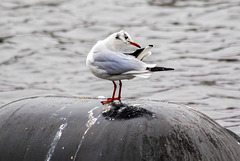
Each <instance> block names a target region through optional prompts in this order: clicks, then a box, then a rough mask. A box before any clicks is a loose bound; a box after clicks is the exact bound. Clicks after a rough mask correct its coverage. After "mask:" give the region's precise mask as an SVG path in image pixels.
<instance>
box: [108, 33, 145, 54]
mask: <svg viewBox="0 0 240 161" xmlns="http://www.w3.org/2000/svg"><path fill="white" fill-rule="evenodd" d="M106 41H107V45H108V47H109V48H110V49H111V50H113V51H118V50H119V49H121V48H122V47H123V46H126V45H133V46H136V47H138V48H141V47H140V45H138V44H137V43H135V42H133V40H132V38H131V36H130V35H129V34H128V33H127V32H126V31H123V30H121V31H119V32H116V33H113V34H112V35H110V36H109V37H108V38H107V39H106Z"/></svg>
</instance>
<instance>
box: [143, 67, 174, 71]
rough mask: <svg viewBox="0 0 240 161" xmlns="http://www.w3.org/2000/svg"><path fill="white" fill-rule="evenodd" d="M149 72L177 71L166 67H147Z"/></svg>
mask: <svg viewBox="0 0 240 161" xmlns="http://www.w3.org/2000/svg"><path fill="white" fill-rule="evenodd" d="M147 70H149V71H151V72H157V71H168V70H175V69H173V68H165V67H153V68H149V67H147Z"/></svg>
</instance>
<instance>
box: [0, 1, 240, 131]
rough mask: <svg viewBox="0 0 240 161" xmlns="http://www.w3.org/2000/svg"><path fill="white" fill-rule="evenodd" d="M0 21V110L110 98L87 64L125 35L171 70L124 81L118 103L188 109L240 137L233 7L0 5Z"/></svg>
mask: <svg viewBox="0 0 240 161" xmlns="http://www.w3.org/2000/svg"><path fill="white" fill-rule="evenodd" d="M0 17H1V18H0V105H3V104H5V103H8V102H10V101H13V100H16V99H20V98H23V97H29V96H36V95H51V94H52V95H74V96H91V97H97V96H106V97H109V96H110V95H111V92H112V83H111V82H110V81H106V80H100V79H98V78H96V77H94V76H93V75H92V74H91V73H90V72H89V71H88V69H87V68H86V66H85V58H86V55H87V53H88V52H89V50H90V49H91V47H92V46H93V45H94V44H95V43H96V41H97V40H99V39H103V38H105V37H107V36H108V35H109V34H110V33H112V32H116V31H118V30H121V29H124V30H126V31H127V32H129V33H130V35H131V36H132V38H133V39H134V40H135V41H136V42H137V43H139V44H140V45H141V46H146V45H148V44H153V45H154V48H153V50H152V51H153V55H152V56H151V57H148V58H147V59H145V61H147V62H151V63H157V64H159V65H161V66H167V67H173V68H175V69H176V70H175V71H173V72H172V71H171V72H162V73H154V74H153V75H152V77H151V78H150V79H140V78H136V79H134V80H130V81H123V85H124V88H123V97H125V98H126V97H127V98H149V99H157V100H163V101H169V102H176V103H181V104H187V105H190V106H192V107H195V108H197V109H198V110H200V111H201V112H203V113H205V114H207V115H208V116H210V117H211V118H213V119H215V120H216V121H217V122H218V123H220V124H221V125H223V126H224V127H227V128H229V129H230V130H233V131H234V132H236V133H237V134H240V1H239V0H228V1H224V0H211V1H207V0H205V1H203V0H202V1H200V0H198V1H197V0H195V1H194V0H191V1H190V0H189V1H187V0H184V1H180V0H179V1H177V2H176V3H175V5H172V6H168V5H165V6H162V5H159V1H157V0H152V1H150V0H149V1H147V0H132V1H117V0H101V1H93V0H85V1H84V0H81V1H79V0H70V1H66V0H55V1H50V0H49V1H47V0H28V1H25V2H23V1H21V0H2V1H1V3H0ZM133 49H135V48H127V49H125V50H128V51H132V50H133Z"/></svg>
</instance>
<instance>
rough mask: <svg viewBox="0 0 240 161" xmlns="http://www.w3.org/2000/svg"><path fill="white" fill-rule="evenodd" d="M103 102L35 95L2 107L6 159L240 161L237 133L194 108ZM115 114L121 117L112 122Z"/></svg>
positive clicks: (0, 149)
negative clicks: (107, 103)
mask: <svg viewBox="0 0 240 161" xmlns="http://www.w3.org/2000/svg"><path fill="white" fill-rule="evenodd" d="M99 101H100V100H99V99H90V98H88V99H86V98H85V99H83V98H77V97H35V98H34V97H32V98H28V99H22V100H19V101H15V102H13V103H10V104H7V105H5V106H3V107H1V108H0V118H1V120H0V129H1V132H0V142H1V144H0V154H1V155H0V160H4V161H16V160H22V161H25V160H26V161H28V160H34V161H43V160H44V161H49V160H57V161H59V160H73V161H89V160H91V161H101V160H102V161H112V160H114V161H122V160H124V161H132V160H141V161H149V160H165V161H175V160H176V161H177V160H214V161H215V160H216V161H218V160H231V161H238V160H239V157H240V146H239V143H238V142H237V140H236V139H234V137H232V134H231V135H230V133H229V132H228V131H226V130H225V129H224V128H222V127H221V126H220V125H219V124H217V123H216V122H214V121H213V120H212V119H210V118H209V117H207V116H206V115H204V114H202V113H200V112H198V111H196V110H195V109H193V108H189V107H186V106H183V105H177V104H172V103H166V102H160V101H149V100H125V103H124V104H116V103H115V104H112V105H104V106H103V105H101V103H100V102H99ZM107 109H108V110H107ZM127 109H130V110H127ZM106 110H107V111H106ZM103 111H105V112H104V113H105V114H104V113H103ZM109 111H111V112H110V113H115V114H116V115H115V116H117V117H114V118H113V117H112V119H107V118H106V115H108V114H109V113H108V112H109ZM134 113H136V114H134ZM108 116H109V115H108ZM110 116H111V115H110ZM126 116H127V117H126Z"/></svg>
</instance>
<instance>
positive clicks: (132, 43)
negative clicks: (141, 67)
mask: <svg viewBox="0 0 240 161" xmlns="http://www.w3.org/2000/svg"><path fill="white" fill-rule="evenodd" d="M129 43H130V44H131V45H134V46H136V47H138V48H141V46H140V45H138V44H137V43H135V42H131V41H129Z"/></svg>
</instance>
